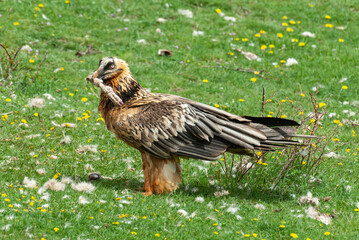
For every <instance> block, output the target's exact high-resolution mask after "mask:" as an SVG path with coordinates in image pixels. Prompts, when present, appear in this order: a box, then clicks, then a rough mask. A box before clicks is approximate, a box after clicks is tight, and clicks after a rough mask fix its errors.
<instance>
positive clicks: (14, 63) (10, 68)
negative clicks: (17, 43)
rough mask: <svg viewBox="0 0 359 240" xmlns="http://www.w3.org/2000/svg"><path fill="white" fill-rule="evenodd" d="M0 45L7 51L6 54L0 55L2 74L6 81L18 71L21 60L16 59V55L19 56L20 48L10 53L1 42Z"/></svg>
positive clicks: (0, 71)
mask: <svg viewBox="0 0 359 240" xmlns="http://www.w3.org/2000/svg"><path fill="white" fill-rule="evenodd" d="M0 47H1V48H2V49H3V50H4V51H5V55H4V56H0V74H1V77H2V78H3V79H4V80H5V81H6V80H7V79H8V78H11V73H12V72H14V71H16V69H17V68H18V66H19V60H16V57H17V56H18V53H19V51H20V48H18V49H17V50H16V51H15V52H14V53H10V52H9V51H8V49H7V48H6V47H5V46H4V45H3V44H1V43H0Z"/></svg>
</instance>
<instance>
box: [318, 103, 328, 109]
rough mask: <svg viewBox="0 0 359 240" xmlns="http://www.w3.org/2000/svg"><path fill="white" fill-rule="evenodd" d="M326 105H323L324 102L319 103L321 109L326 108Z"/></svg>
mask: <svg viewBox="0 0 359 240" xmlns="http://www.w3.org/2000/svg"><path fill="white" fill-rule="evenodd" d="M325 105H327V104H326V103H323V102H321V103H319V107H320V108H321V107H324V106H325Z"/></svg>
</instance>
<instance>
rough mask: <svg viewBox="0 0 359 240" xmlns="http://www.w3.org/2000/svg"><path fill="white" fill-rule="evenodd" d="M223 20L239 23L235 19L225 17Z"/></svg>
mask: <svg viewBox="0 0 359 240" xmlns="http://www.w3.org/2000/svg"><path fill="white" fill-rule="evenodd" d="M223 19H224V20H226V21H230V22H236V21H237V20H236V18H235V17H228V16H225V17H224V18H223Z"/></svg>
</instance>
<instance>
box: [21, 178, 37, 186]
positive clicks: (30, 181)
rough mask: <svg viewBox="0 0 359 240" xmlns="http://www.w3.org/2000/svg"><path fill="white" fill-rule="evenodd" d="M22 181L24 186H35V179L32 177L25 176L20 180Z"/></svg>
mask: <svg viewBox="0 0 359 240" xmlns="http://www.w3.org/2000/svg"><path fill="white" fill-rule="evenodd" d="M22 183H23V184H24V186H25V187H26V188H36V180H34V179H30V178H28V177H25V178H24V181H22Z"/></svg>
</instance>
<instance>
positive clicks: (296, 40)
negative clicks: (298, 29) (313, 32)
mask: <svg viewBox="0 0 359 240" xmlns="http://www.w3.org/2000/svg"><path fill="white" fill-rule="evenodd" d="M291 41H292V42H299V41H298V39H296V38H292V40H291Z"/></svg>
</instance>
